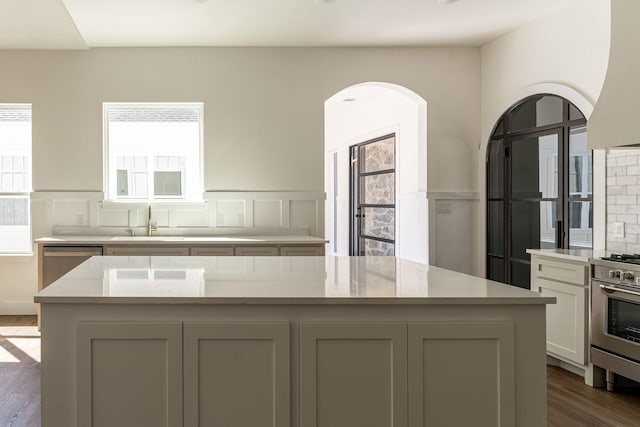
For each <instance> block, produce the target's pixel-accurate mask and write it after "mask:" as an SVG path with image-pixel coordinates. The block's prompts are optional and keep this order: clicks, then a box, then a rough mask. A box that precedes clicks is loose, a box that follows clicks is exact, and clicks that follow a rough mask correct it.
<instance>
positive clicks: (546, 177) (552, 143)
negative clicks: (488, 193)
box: [511, 134, 558, 199]
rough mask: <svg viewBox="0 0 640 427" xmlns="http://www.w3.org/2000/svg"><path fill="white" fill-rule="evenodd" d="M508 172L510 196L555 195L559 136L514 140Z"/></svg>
mask: <svg viewBox="0 0 640 427" xmlns="http://www.w3.org/2000/svg"><path fill="white" fill-rule="evenodd" d="M511 175H512V176H511V185H512V188H511V195H512V197H513V198H519V199H522V198H541V197H544V198H547V197H548V198H551V197H558V135H557V134H552V135H543V136H534V137H527V138H523V139H515V140H513V142H512V149H511Z"/></svg>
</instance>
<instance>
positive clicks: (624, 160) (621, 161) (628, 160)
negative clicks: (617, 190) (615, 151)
mask: <svg viewBox="0 0 640 427" xmlns="http://www.w3.org/2000/svg"><path fill="white" fill-rule="evenodd" d="M637 164H638V156H637V155H634V156H623V157H618V158H617V159H616V166H635V165H637Z"/></svg>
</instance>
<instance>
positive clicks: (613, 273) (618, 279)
mask: <svg viewBox="0 0 640 427" xmlns="http://www.w3.org/2000/svg"><path fill="white" fill-rule="evenodd" d="M592 277H593V278H594V279H596V280H601V281H603V282H609V283H620V284H624V285H631V286H634V285H635V286H638V287H640V271H631V270H626V269H621V268H614V267H604V266H600V265H597V266H594V269H593V276H592Z"/></svg>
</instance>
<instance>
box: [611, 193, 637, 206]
mask: <svg viewBox="0 0 640 427" xmlns="http://www.w3.org/2000/svg"><path fill="white" fill-rule="evenodd" d="M637 203H638V196H636V195H617V196H616V204H617V205H635V204H637Z"/></svg>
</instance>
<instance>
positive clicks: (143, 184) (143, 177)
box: [129, 172, 149, 197]
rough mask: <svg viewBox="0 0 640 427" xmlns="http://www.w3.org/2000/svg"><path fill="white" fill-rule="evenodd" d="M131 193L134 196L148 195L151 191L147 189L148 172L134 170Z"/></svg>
mask: <svg viewBox="0 0 640 427" xmlns="http://www.w3.org/2000/svg"><path fill="white" fill-rule="evenodd" d="M131 181H132V182H131V193H130V194H129V195H130V196H133V197H147V194H149V191H148V189H147V187H148V183H147V173H146V172H133V173H132V174H131Z"/></svg>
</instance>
